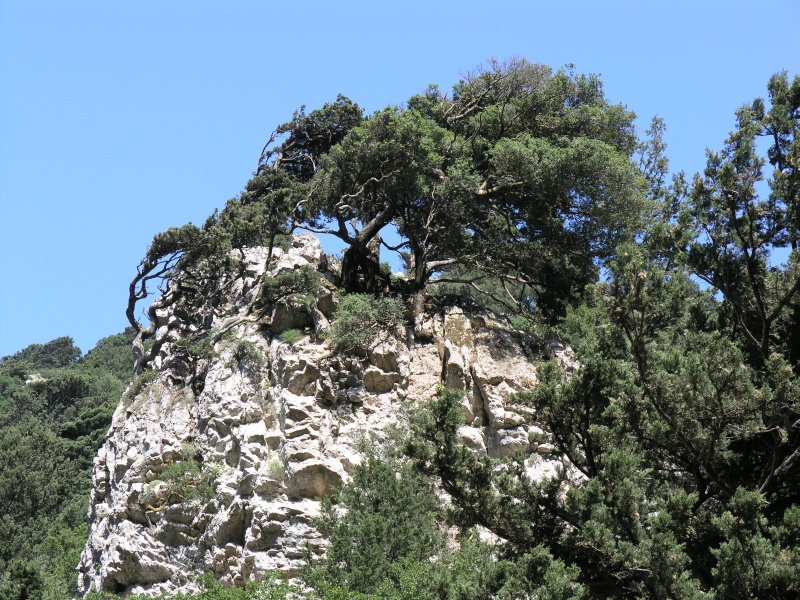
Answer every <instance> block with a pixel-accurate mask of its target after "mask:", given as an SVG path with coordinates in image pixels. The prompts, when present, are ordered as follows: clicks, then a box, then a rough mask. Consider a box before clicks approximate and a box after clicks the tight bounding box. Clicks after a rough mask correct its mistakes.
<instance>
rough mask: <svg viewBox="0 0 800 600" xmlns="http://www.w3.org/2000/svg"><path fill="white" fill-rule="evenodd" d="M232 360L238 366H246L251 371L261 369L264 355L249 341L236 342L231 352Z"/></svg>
mask: <svg viewBox="0 0 800 600" xmlns="http://www.w3.org/2000/svg"><path fill="white" fill-rule="evenodd" d="M233 358H234V360H236V362H237V363H239V364H240V365H247V366H249V367H250V368H253V369H256V370H258V369H261V368H263V367H264V364H265V363H266V358H265V357H264V353H263V352H261V350H259V349H258V346H257V345H256V344H255V342H251V341H249V340H237V341H236V347H235V348H234V351H233Z"/></svg>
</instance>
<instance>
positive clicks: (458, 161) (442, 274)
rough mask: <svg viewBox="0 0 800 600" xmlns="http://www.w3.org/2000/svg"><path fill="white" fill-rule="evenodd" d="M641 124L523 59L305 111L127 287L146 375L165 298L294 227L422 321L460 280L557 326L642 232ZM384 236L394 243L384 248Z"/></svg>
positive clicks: (360, 287) (575, 77)
mask: <svg viewBox="0 0 800 600" xmlns="http://www.w3.org/2000/svg"><path fill="white" fill-rule="evenodd" d="M633 119H634V115H633V113H631V112H629V111H627V110H626V109H625V108H624V107H623V106H621V105H616V104H611V103H609V102H608V101H607V100H606V98H605V96H604V94H603V90H602V85H601V83H600V81H599V79H598V78H597V77H595V76H587V75H580V74H576V73H575V72H573V71H572V70H569V69H564V70H560V71H557V72H553V71H552V70H551V69H550V68H548V67H545V66H543V65H535V64H531V63H529V62H527V61H525V60H512V61H510V62H508V63H499V62H492V63H491V64H490V65H489V66H488V67H487V68H485V69H480V70H477V71H475V72H474V73H471V74H468V75H466V76H465V77H464V79H463V80H462V81H460V82H459V83H458V84H457V85H456V86H454V88H453V90H452V92H451V93H450V94H449V95H448V94H445V93H443V92H442V91H441V90H440V89H439V88H438V87H436V86H431V87H430V88H428V90H427V91H426V92H425V93H424V94H421V95H417V96H414V97H412V98H410V99H409V100H408V102H407V103H406V105H405V106H403V107H388V108H386V109H383V110H380V111H377V112H376V113H374V114H373V115H370V116H366V117H365V116H364V115H363V111H362V110H361V109H360V108H359V107H358V106H357V105H356V104H355V103H353V102H352V101H351V100H349V99H348V98H345V97H343V96H339V97H338V98H337V99H336V101H335V102H333V103H331V104H326V105H325V106H323V107H322V108H321V109H318V110H314V111H311V112H309V113H306V111H305V108H302V109H300V110H299V111H297V112H296V113H295V114H294V116H293V118H292V120H291V121H289V122H287V123H284V124H283V125H281V126H279V127H278V128H277V129H276V130H275V132H274V133H273V134H272V136H271V137H270V139H269V140H268V142H267V144H266V146H265V147H264V151H263V152H262V155H261V157H260V159H259V164H258V169H257V171H256V173H255V175H254V177H253V179H252V180H251V181H250V182H248V184H247V186H246V188H245V190H244V191H243V192H242V194H240V196H239V197H237V198H234V199H231V200H230V201H229V202H228V203H227V205H226V206H225V208H224V210H222V211H221V212H220V213H219V214H214V215H212V216H211V217H210V218H209V219H208V220H207V222H206V223H205V224H204V225H203V226H202V227H197V226H195V225H193V224H191V223H190V224H187V225H184V226H183V227H179V228H173V229H170V230H168V231H166V232H164V233H160V234H158V235H157V236H156V237H155V238H154V239H153V242H152V244H151V246H150V248H149V249H148V251H147V253H146V256H145V258H144V259H143V260H142V262H141V264H140V265H139V269H138V272H137V275H136V277H134V279H133V281H132V282H131V286H130V300H129V304H128V313H127V314H128V319H129V320H130V322H131V325H132V326H133V327H134V328H135V329H136V330H137V333H138V335H137V341H136V345H135V349H136V350H137V369H139V368H141V367H142V365H143V364H144V363H146V362H147V360H148V355H147V353H146V352H145V349H144V340H146V339H147V338H148V337H152V335H153V334H154V333H155V310H156V309H157V308H162V307H163V304H162V303H163V302H168V303H174V302H177V301H178V299H179V298H181V299H183V300H187V299H189V298H191V297H192V296H193V295H197V294H200V295H206V296H207V295H208V294H211V295H213V294H214V293H217V292H218V290H217V289H216V288H215V282H216V281H217V275H218V273H219V272H220V270H225V269H232V268H236V265H235V262H236V261H235V253H231V250H233V249H236V248H242V247H245V246H252V245H266V246H268V247H269V248H270V250H271V249H272V248H273V247H274V245H275V243H276V241H277V240H279V239H282V237H283V236H285V234H287V233H290V232H292V231H294V230H295V229H298V228H299V229H303V230H306V231H312V232H317V233H328V234H331V235H334V236H336V237H338V238H339V239H341V240H342V241H343V242H344V243H345V244H346V248H345V250H344V254H343V257H342V264H341V281H340V287H341V288H342V289H343V290H344V291H346V292H349V293H369V294H381V293H385V292H391V293H393V294H401V295H404V296H407V297H410V298H413V302H412V303H411V304H412V312H413V314H414V315H415V316H417V315H419V314H421V312H422V310H423V308H424V301H425V296H426V294H428V293H429V292H430V291H432V289H433V288H435V287H437V286H439V285H450V286H452V285H454V284H455V285H458V286H461V287H467V288H469V289H471V290H473V291H475V292H476V293H478V294H480V295H482V296H488V297H491V298H492V299H493V302H494V304H495V305H496V306H498V307H499V308H500V309H501V310H502V311H503V312H514V313H517V312H520V311H521V312H524V313H528V314H534V315H536V316H538V317H539V318H541V319H545V320H551V321H552V320H554V319H557V318H559V317H560V316H563V313H564V310H565V307H566V306H568V305H570V304H571V303H574V302H575V301H576V300H577V298H578V297H579V294H580V291H581V290H582V289H583V287H584V286H585V285H587V284H589V283H591V282H592V281H594V280H595V278H596V277H597V274H598V270H599V268H600V266H601V265H602V264H604V262H605V261H607V260H608V259H609V258H611V257H613V256H614V254H615V249H616V246H617V244H619V243H620V242H622V241H624V240H630V239H633V237H634V236H635V235H636V233H637V232H638V231H639V229H640V226H641V224H642V217H643V215H644V213H645V210H644V207H645V205H646V201H647V193H646V191H647V178H646V176H645V175H646V173H645V174H643V172H642V171H641V170H640V169H639V168H638V162H637V161H638V160H639V157H640V155H641V154H642V152H641V151H642V148H643V146H642V144H641V143H640V142H639V141H638V139H637V136H636V132H635V129H634V126H633ZM389 231H394V232H396V233H397V234H398V235H399V237H400V241H399V243H397V244H395V245H393V246H389V245H387V244H386V243H385V242H384V241H383V240H382V237H383V235H384V234H385V233H386V232H389ZM381 246H384V247H385V248H387V249H390V250H392V251H395V252H399V253H400V254H401V255H402V257H403V259H404V260H405V264H406V274H405V276H404V277H400V278H397V277H392V276H391V274H390V273H387V272H386V271H385V270H382V269H381V266H380V249H381ZM178 270H180V271H181V272H182V276H181V278H180V280H175V279H174V277H173V276H174V274H175V273H176V272H177V271H178ZM165 281H167V282H169V281H171V282H172V285H173V286H174V287H175V288H176V289H177V291H178V292H179V293H176V294H173V295H171V296H169V298H167V297H164V298H162V300H159V301H157V302H156V303H155V304H154V306H152V307H151V308H150V310H149V315H148V316H149V319H150V323H149V324H148V325H145V324H143V323H140V322H139V321H138V320H137V318H136V317H137V315H136V314H135V309H136V305H137V302H138V301H139V300H142V299H144V298H146V297H147V296H148V295H149V294H150V293H152V291H153V290H152V289H151V288H152V286H153V285H155V284H157V283H160V284H163V283H164V282H165Z"/></svg>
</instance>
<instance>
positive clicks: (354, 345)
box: [329, 294, 405, 352]
mask: <svg viewBox="0 0 800 600" xmlns="http://www.w3.org/2000/svg"><path fill="white" fill-rule="evenodd" d="M404 311H405V306H404V305H403V301H402V300H400V299H399V298H391V297H386V298H376V297H375V296H370V295H368V294H349V295H347V296H344V297H343V298H342V300H341V302H340V303H339V307H338V308H337V309H336V313H335V315H334V318H335V321H334V323H333V325H332V326H331V329H330V336H329V339H330V340H331V343H332V345H333V347H334V349H335V350H338V351H344V352H352V351H363V350H366V349H368V348H369V347H370V346H371V345H372V344H373V343H374V341H375V338H376V336H377V335H378V334H380V333H381V332H383V333H387V332H389V331H391V330H392V329H393V328H394V327H396V326H397V325H398V324H400V323H401V322H402V321H403V313H404Z"/></svg>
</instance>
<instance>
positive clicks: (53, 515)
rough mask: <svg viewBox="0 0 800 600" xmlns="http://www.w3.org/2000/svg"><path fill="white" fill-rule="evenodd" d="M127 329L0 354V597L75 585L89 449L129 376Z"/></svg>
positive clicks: (52, 594)
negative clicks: (79, 343)
mask: <svg viewBox="0 0 800 600" xmlns="http://www.w3.org/2000/svg"><path fill="white" fill-rule="evenodd" d="M132 337H133V332H131V331H128V332H125V333H123V334H119V335H117V336H111V337H108V338H105V339H103V340H101V341H100V342H98V345H97V346H96V347H95V348H94V349H93V350H92V351H90V352H89V353H87V354H86V355H84V356H80V351H79V350H78V349H77V348H75V346H74V345H73V343H72V340H71V339H70V338H58V339H56V340H53V341H52V342H49V343H47V344H34V345H32V346H30V347H28V348H25V349H24V350H22V351H20V352H18V353H16V354H14V355H13V356H10V357H5V358H4V359H3V360H2V362H0V539H1V540H2V543H0V598H15V599H16V598H26V597H27V598H42V599H46V600H50V599H53V600H55V599H60V598H68V597H72V596H73V595H74V594H75V593H76V591H77V590H76V584H77V576H76V573H75V567H76V566H77V563H78V559H79V555H80V551H81V549H82V547H83V545H84V543H85V540H86V532H87V525H86V506H87V502H88V498H89V487H90V484H91V466H92V459H93V458H94V456H95V454H96V452H97V449H98V448H99V447H100V444H101V443H102V441H103V439H104V437H105V434H106V431H107V430H108V426H109V424H110V423H111V416H112V414H113V412H114V409H115V408H116V405H117V402H118V401H119V398H120V395H121V394H122V391H123V389H124V388H125V384H126V383H127V381H128V380H129V378H130V372H131V352H130V341H131V338H132ZM34 375H36V376H35V377H34Z"/></svg>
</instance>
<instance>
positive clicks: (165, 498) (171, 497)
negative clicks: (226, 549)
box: [141, 444, 222, 511]
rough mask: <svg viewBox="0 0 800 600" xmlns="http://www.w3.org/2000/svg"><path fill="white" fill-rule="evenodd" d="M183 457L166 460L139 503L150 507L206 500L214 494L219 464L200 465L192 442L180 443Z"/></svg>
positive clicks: (160, 507) (152, 508)
mask: <svg viewBox="0 0 800 600" xmlns="http://www.w3.org/2000/svg"><path fill="white" fill-rule="evenodd" d="M182 453H183V455H184V456H183V459H182V460H177V461H175V462H172V463H169V464H168V465H167V466H166V468H165V469H164V470H163V471H162V472H161V474H160V478H159V479H157V480H155V481H153V482H152V483H151V484H150V485H149V486H148V487H147V488H146V489H145V492H144V494H142V498H141V502H142V503H143V504H145V505H146V506H147V507H148V508H149V509H151V510H156V511H158V510H161V509H162V508H165V507H166V506H169V505H170V504H176V503H178V502H186V501H190V500H200V501H206V500H210V499H211V498H213V497H214V493H215V492H214V482H215V480H216V478H217V477H218V476H219V475H220V473H221V471H222V467H221V465H218V464H209V465H206V466H205V467H201V466H200V462H199V461H200V458H201V457H200V455H199V454H198V452H197V449H196V448H195V447H194V446H193V445H192V444H184V445H183V446H182Z"/></svg>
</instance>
